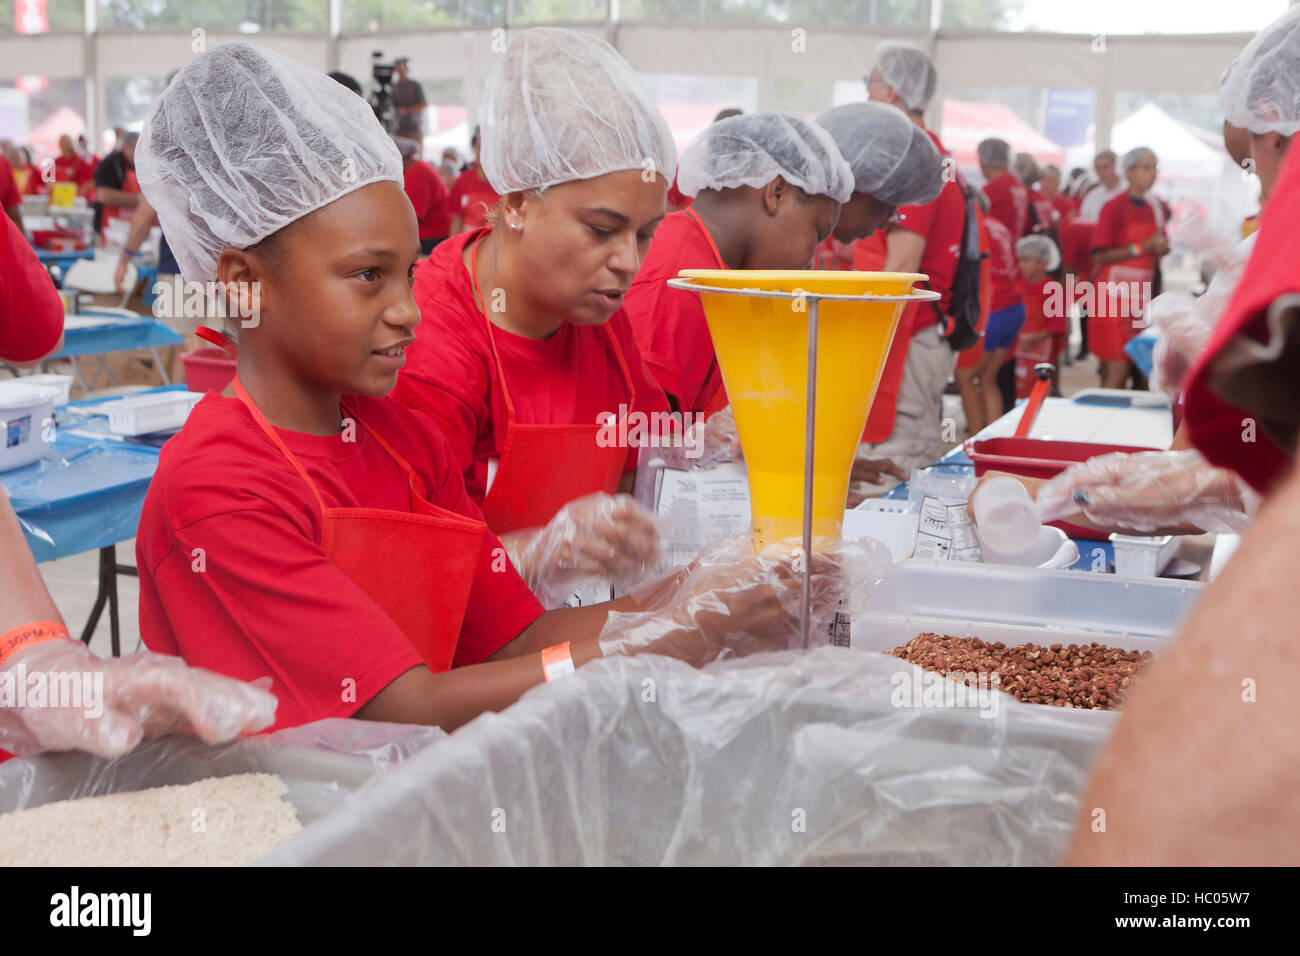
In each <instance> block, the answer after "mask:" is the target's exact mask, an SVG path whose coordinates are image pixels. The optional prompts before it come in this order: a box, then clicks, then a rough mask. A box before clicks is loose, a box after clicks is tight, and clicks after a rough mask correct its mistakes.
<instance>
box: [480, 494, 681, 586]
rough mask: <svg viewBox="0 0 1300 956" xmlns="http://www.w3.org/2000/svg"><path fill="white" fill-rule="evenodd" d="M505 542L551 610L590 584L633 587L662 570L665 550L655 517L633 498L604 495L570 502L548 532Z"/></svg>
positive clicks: (531, 530)
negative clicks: (612, 584) (606, 583)
mask: <svg viewBox="0 0 1300 956" xmlns="http://www.w3.org/2000/svg"><path fill="white" fill-rule="evenodd" d="M501 544H502V545H503V546H504V547H505V549H506V553H507V554H508V555H509V556H510V561H511V563H512V564H513V565H514V566H515V570H516V571H518V572H519V574H520V576H521V577H522V578H523V579H524V581H525V582H526V583H527V584H528V587H529V588H530V589H531V590H532V592H533V593H534V594H535V595H537V599H538V600H539V601H541V602H542V604H543V606H545V607H548V608H554V607H560V606H562V605H563V603H564V598H565V597H566V596H567V595H568V594H571V593H572V592H573V591H574V590H575V589H577V587H579V586H580V585H581V584H583V583H584V582H586V581H591V580H600V581H611V582H613V583H614V584H615V585H619V584H624V585H629V584H635V583H637V582H639V581H641V580H643V579H644V578H645V575H646V574H647V573H648V572H650V571H653V570H655V569H656V568H658V567H659V565H660V560H661V556H662V552H663V542H662V538H661V535H660V533H659V527H658V525H657V524H656V522H655V516H654V515H653V514H651V513H650V512H649V511H647V510H646V509H645V508H644V507H642V506H641V505H639V504H637V502H636V501H635V500H633V498H632V497H631V496H630V495H607V494H605V493H604V492H597V493H596V494H593V495H587V496H586V497H583V498H578V499H576V500H574V501H570V502H569V503H568V504H567V505H565V506H564V507H563V508H561V509H560V510H559V511H558V512H557V513H556V515H555V517H554V518H552V519H551V520H550V522H549V523H548V524H547V525H546V527H545V528H529V529H527V530H525V531H513V532H511V533H509V534H506V535H503V536H502V538H501Z"/></svg>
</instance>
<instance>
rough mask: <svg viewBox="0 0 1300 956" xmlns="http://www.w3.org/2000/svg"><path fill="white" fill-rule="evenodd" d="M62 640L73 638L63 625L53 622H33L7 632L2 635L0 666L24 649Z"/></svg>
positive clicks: (0, 638) (0, 639) (0, 641)
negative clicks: (33, 645)
mask: <svg viewBox="0 0 1300 956" xmlns="http://www.w3.org/2000/svg"><path fill="white" fill-rule="evenodd" d="M60 638H66V639H67V640H72V637H71V636H70V635H69V634H68V629H67V628H66V627H64V626H63V625H62V624H56V623H54V622H53V621H32V622H31V623H30V624H23V625H20V626H19V627H15V628H14V629H13V630H12V631H6V632H5V633H4V634H3V635H0V664H3V663H4V662H5V661H6V660H7V659H8V658H10V657H12V656H13V655H14V654H17V653H18V652H19V651H21V650H22V649H23V648H24V647H29V646H31V645H32V644H40V643H42V642H43V641H53V640H58V639H60Z"/></svg>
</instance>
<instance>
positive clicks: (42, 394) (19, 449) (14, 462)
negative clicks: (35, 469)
mask: <svg viewBox="0 0 1300 956" xmlns="http://www.w3.org/2000/svg"><path fill="white" fill-rule="evenodd" d="M58 395H59V389H58V388H57V387H55V386H53V385H26V384H23V383H21V382H17V381H13V382H0V471H11V470H12V469H14V468H22V467H23V466H24V465H30V464H31V463H32V462H34V461H35V460H36V459H38V458H40V457H41V455H43V454H45V447H46V425H47V423H50V422H53V420H54V401H55V399H56V398H58Z"/></svg>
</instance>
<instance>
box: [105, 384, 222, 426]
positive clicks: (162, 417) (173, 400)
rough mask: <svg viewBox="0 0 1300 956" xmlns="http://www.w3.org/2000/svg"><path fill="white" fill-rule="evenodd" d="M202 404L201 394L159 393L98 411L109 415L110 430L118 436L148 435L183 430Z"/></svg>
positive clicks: (122, 400) (108, 406) (131, 399)
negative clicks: (193, 411) (192, 412)
mask: <svg viewBox="0 0 1300 956" xmlns="http://www.w3.org/2000/svg"><path fill="white" fill-rule="evenodd" d="M202 400H203V396H202V395H200V394H199V393H198V392H175V391H174V392H158V393H156V394H153V395H133V396H131V397H130V398H123V399H119V400H118V401H115V402H107V403H105V404H103V405H100V406H99V409H98V410H99V411H101V412H104V413H106V414H107V415H108V429H109V431H111V432H113V433H114V434H117V435H147V434H150V433H152V432H162V431H172V430H174V429H178V428H180V427H181V426H182V425H184V424H185V419H187V418H189V416H190V412H191V411H192V410H193V408H194V406H195V405H197V404H198V403H199V402H201V401H202Z"/></svg>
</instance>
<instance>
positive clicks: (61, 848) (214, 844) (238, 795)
mask: <svg viewBox="0 0 1300 956" xmlns="http://www.w3.org/2000/svg"><path fill="white" fill-rule="evenodd" d="M287 792H288V787H286V786H285V783H284V781H283V780H281V779H280V778H279V777H278V776H276V775H275V774H273V773H241V774H235V775H233V776H229V777H208V778H207V779H206V780H200V781H199V782H198V783H189V784H184V785H181V786H170V787H156V788H154V789H152V790H138V791H134V792H131V793H114V794H109V795H107V796H102V797H87V798H85V799H82V800H60V801H58V802H57V803H47V804H45V805H44V806H40V807H34V808H32V809H30V810H17V811H15V812H13V813H7V814H3V815H0V866H238V865H240V864H243V863H250V862H252V861H253V860H256V859H257V858H258V857H260V856H262V855H263V854H265V853H267V852H268V851H269V850H271V849H273V848H274V847H276V846H278V845H279V844H281V843H283V842H284V841H285V840H287V839H289V837H291V836H293V835H294V834H295V833H297V832H298V831H299V830H301V829H302V822H301V821H300V820H299V819H298V813H297V811H296V810H294V808H293V805H292V804H290V803H288V802H287V801H286V800H285V799H284V794H285V793H287Z"/></svg>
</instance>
